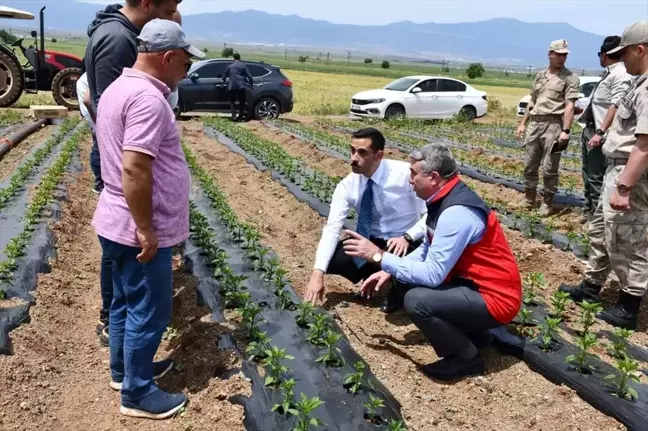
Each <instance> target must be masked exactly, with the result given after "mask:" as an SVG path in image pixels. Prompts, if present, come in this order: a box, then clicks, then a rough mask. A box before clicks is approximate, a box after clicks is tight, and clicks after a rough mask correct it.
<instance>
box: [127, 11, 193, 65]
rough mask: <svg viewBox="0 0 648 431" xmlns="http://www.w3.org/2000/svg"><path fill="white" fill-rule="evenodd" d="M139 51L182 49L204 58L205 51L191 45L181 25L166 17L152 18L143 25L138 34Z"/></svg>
mask: <svg viewBox="0 0 648 431" xmlns="http://www.w3.org/2000/svg"><path fill="white" fill-rule="evenodd" d="M137 40H138V41H139V48H138V50H139V52H160V51H170V50H172V49H184V50H185V51H186V52H187V53H188V54H189V55H191V56H192V57H196V58H204V57H205V53H204V52H202V51H201V50H199V49H198V48H196V47H195V46H193V45H191V44H190V43H189V41H188V40H187V36H185V33H184V31H183V30H182V27H180V25H179V24H178V23H176V22H174V21H170V20H167V19H158V18H156V19H154V20H152V21H149V22H148V23H146V25H144V27H143V28H142V31H141V32H140V34H139V36H137Z"/></svg>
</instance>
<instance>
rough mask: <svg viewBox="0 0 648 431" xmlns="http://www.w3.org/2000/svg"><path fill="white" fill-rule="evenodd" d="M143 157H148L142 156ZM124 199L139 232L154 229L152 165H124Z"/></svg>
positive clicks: (131, 163) (138, 163)
mask: <svg viewBox="0 0 648 431" xmlns="http://www.w3.org/2000/svg"><path fill="white" fill-rule="evenodd" d="M141 156H142V157H147V156H144V155H141ZM122 188H123V190H124V197H125V198H126V203H127V204H128V208H129V209H130V212H131V215H132V217H133V220H134V221H135V225H136V226H137V228H138V229H139V230H142V231H144V230H150V229H152V228H153V211H152V207H153V203H152V201H153V169H152V167H151V165H150V163H149V164H148V166H147V164H146V163H143V162H141V161H139V162H138V161H137V160H134V161H131V162H130V163H124V168H123V173H122Z"/></svg>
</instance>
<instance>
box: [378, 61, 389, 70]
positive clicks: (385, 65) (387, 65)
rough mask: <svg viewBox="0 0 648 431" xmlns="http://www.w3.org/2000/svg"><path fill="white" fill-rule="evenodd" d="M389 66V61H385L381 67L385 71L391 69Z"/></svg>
mask: <svg viewBox="0 0 648 431" xmlns="http://www.w3.org/2000/svg"><path fill="white" fill-rule="evenodd" d="M389 66H390V64H389V62H388V61H387V60H383V62H382V64H381V65H380V67H382V68H383V69H389Z"/></svg>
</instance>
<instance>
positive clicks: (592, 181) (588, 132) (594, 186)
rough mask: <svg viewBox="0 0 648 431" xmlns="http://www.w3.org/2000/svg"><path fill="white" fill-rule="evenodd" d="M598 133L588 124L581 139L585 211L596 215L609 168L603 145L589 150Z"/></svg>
mask: <svg viewBox="0 0 648 431" xmlns="http://www.w3.org/2000/svg"><path fill="white" fill-rule="evenodd" d="M595 133H596V130H595V126H594V125H593V124H591V125H590V124H588V125H587V126H586V127H585V128H584V129H583V134H582V137H581V148H582V154H583V166H582V174H583V185H584V187H585V211H587V212H589V213H590V214H594V211H596V207H597V205H598V202H599V198H600V197H601V190H602V188H603V177H604V176H605V170H606V168H607V166H606V162H605V155H604V154H603V144H601V145H600V146H598V147H596V148H589V147H588V146H587V143H588V142H589V141H590V139H592V137H593V136H594V134H595Z"/></svg>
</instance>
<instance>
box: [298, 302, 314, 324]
mask: <svg viewBox="0 0 648 431" xmlns="http://www.w3.org/2000/svg"><path fill="white" fill-rule="evenodd" d="M314 313H315V307H314V306H313V304H312V303H310V302H309V301H304V302H300V303H299V304H297V317H296V318H295V323H296V324H297V326H299V327H300V328H308V324H309V323H310V321H311V319H312V318H313V314H314Z"/></svg>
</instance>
